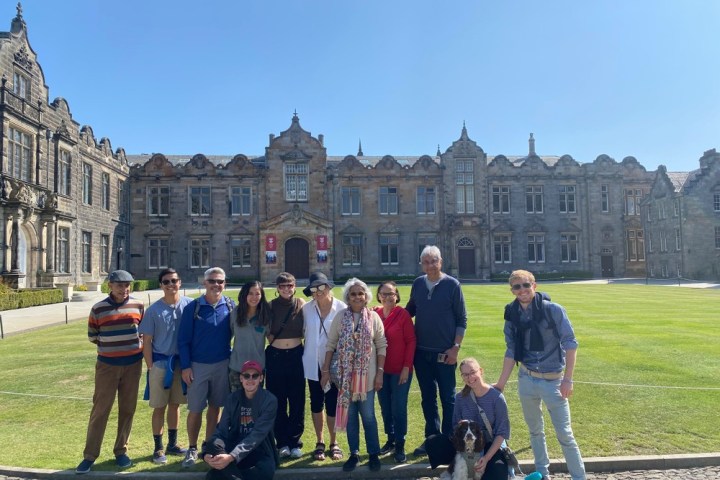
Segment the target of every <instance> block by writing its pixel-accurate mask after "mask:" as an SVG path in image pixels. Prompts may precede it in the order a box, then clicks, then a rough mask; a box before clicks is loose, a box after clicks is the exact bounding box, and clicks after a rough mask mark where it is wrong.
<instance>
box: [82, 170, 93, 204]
mask: <svg viewBox="0 0 720 480" xmlns="http://www.w3.org/2000/svg"><path fill="white" fill-rule="evenodd" d="M92 175H93V167H92V165H91V164H89V163H88V162H83V170H82V178H83V183H82V186H83V188H82V201H83V203H84V204H85V205H92V187H93V185H92V184H93V182H92Z"/></svg>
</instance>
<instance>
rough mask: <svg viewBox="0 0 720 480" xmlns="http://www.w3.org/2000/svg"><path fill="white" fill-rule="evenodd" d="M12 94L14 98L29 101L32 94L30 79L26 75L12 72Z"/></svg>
mask: <svg viewBox="0 0 720 480" xmlns="http://www.w3.org/2000/svg"><path fill="white" fill-rule="evenodd" d="M12 92H13V93H14V94H15V96H16V97H18V98H21V99H23V100H26V101H30V95H31V92H32V80H31V78H30V77H29V76H28V75H27V74H25V73H23V72H19V71H17V70H15V71H14V72H13V83H12Z"/></svg>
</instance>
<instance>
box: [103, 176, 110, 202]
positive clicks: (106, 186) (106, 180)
mask: <svg viewBox="0 0 720 480" xmlns="http://www.w3.org/2000/svg"><path fill="white" fill-rule="evenodd" d="M101 178H102V198H101V206H102V209H103V210H110V174H109V173H108V172H102V176H101Z"/></svg>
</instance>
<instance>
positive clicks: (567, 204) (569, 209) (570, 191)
mask: <svg viewBox="0 0 720 480" xmlns="http://www.w3.org/2000/svg"><path fill="white" fill-rule="evenodd" d="M559 193H560V213H575V185H561V186H560V189H559Z"/></svg>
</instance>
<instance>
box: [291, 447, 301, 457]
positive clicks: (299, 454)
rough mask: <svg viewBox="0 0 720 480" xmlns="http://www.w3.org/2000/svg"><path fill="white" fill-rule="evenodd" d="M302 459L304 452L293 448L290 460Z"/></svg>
mask: <svg viewBox="0 0 720 480" xmlns="http://www.w3.org/2000/svg"><path fill="white" fill-rule="evenodd" d="M300 457H302V450H300V449H299V448H298V447H295V448H293V449H292V450H290V458H300Z"/></svg>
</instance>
